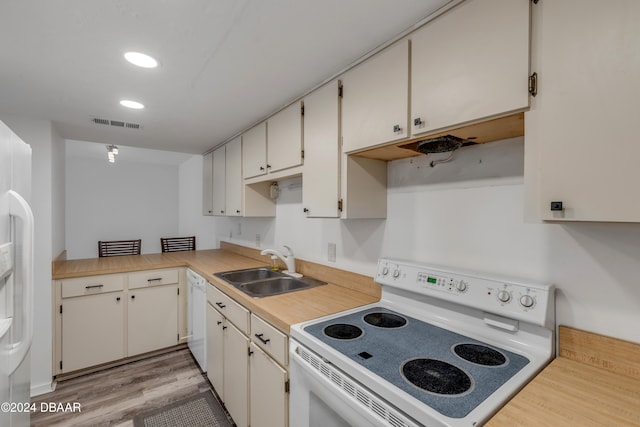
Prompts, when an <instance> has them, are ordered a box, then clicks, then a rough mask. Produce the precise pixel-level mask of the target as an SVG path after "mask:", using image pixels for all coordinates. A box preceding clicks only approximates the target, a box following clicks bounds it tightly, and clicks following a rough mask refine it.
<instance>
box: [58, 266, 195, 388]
mask: <svg viewBox="0 0 640 427" xmlns="http://www.w3.org/2000/svg"><path fill="white" fill-rule="evenodd" d="M183 276H184V272H181V270H180V269H179V268H172V269H160V270H147V271H140V272H132V273H129V274H106V275H100V276H87V277H77V278H71V279H61V280H56V281H54V282H53V292H54V295H55V297H54V304H55V306H54V307H55V308H54V312H55V313H56V319H55V335H54V375H57V374H64V373H68V372H73V371H77V370H80V369H85V368H90V367H93V366H97V365H101V364H105V363H109V362H114V361H117V360H120V359H123V358H125V357H130V356H136V355H139V354H142V353H147V352H151V351H155V350H160V349H162V348H166V347H171V346H174V345H177V344H178V342H179V331H180V330H181V327H182V326H183V325H182V324H183V323H184V320H183V319H181V318H180V316H179V313H182V314H184V310H183V307H181V305H184V298H183V296H181V295H180V293H179V289H180V287H183V288H184V283H183V282H184V279H182V278H183Z"/></svg>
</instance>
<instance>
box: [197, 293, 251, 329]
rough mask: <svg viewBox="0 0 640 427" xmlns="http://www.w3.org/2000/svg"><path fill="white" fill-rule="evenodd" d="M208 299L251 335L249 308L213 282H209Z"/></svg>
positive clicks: (237, 326) (221, 312)
mask: <svg viewBox="0 0 640 427" xmlns="http://www.w3.org/2000/svg"><path fill="white" fill-rule="evenodd" d="M207 301H209V304H211V305H212V306H213V308H215V309H216V310H218V311H219V312H220V314H222V315H223V316H224V317H226V318H227V320H229V321H230V322H231V323H233V324H234V325H235V327H236V328H238V329H240V331H242V333H243V334H245V335H249V310H247V309H246V308H244V307H243V306H242V305H240V304H238V303H237V302H235V301H234V300H233V299H232V298H231V297H229V296H227V294H225V293H224V292H222V291H221V290H220V289H218V288H216V287H215V286H213V285H212V284H211V283H208V284H207Z"/></svg>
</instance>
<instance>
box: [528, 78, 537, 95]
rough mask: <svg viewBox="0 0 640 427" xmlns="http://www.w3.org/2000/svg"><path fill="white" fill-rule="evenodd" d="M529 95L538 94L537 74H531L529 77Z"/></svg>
mask: <svg viewBox="0 0 640 427" xmlns="http://www.w3.org/2000/svg"><path fill="white" fill-rule="evenodd" d="M529 93H530V94H531V96H536V95H537V94H538V73H533V74H531V75H530V76H529Z"/></svg>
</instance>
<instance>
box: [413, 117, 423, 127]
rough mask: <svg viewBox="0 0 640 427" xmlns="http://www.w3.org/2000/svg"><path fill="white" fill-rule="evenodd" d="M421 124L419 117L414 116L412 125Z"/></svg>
mask: <svg viewBox="0 0 640 427" xmlns="http://www.w3.org/2000/svg"><path fill="white" fill-rule="evenodd" d="M423 124H424V122H423V121H422V118H421V117H416V118H415V119H413V125H414V126H422V125H423Z"/></svg>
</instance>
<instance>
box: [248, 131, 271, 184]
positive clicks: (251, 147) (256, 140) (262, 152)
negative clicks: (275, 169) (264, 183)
mask: <svg viewBox="0 0 640 427" xmlns="http://www.w3.org/2000/svg"><path fill="white" fill-rule="evenodd" d="M242 148H243V149H242V176H243V177H244V178H245V179H247V178H253V177H256V176H260V175H265V174H266V173H267V122H262V123H260V124H258V125H256V126H254V127H252V128H251V129H249V130H248V131H246V132H245V133H244V134H242Z"/></svg>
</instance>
